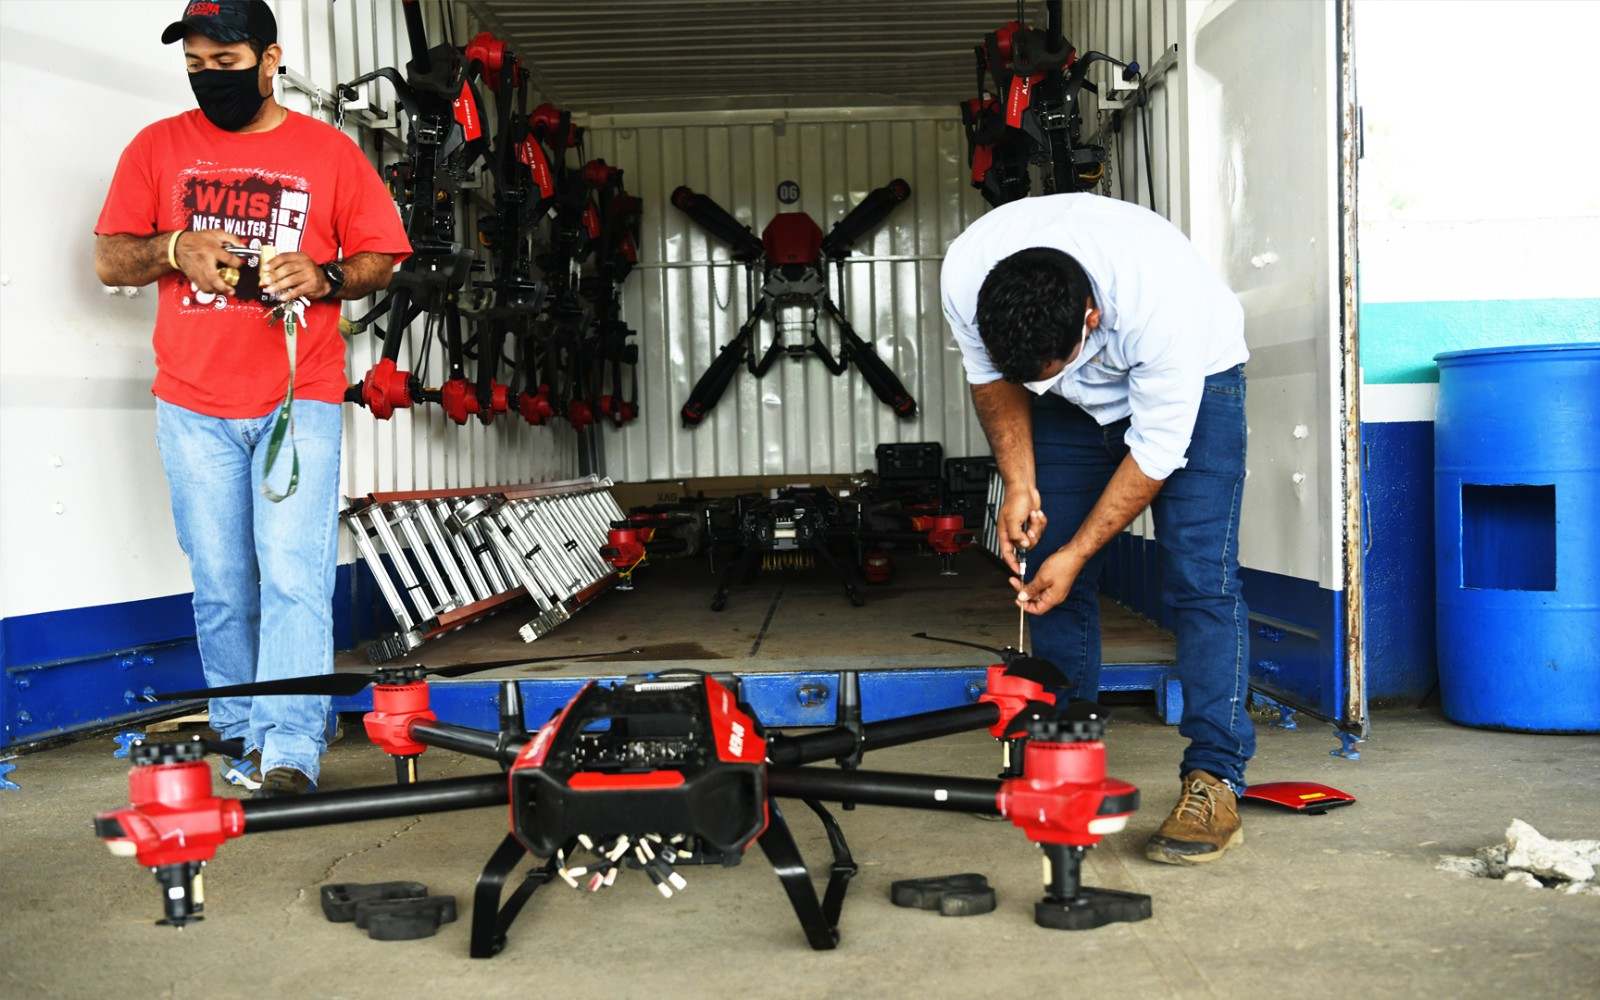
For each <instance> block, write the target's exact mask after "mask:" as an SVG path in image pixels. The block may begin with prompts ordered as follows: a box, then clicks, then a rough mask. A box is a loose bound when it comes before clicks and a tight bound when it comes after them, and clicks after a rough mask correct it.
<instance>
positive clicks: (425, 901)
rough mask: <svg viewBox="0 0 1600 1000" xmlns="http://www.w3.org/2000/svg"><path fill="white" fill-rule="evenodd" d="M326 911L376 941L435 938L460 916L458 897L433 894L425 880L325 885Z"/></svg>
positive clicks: (325, 914) (340, 921)
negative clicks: (457, 915)
mask: <svg viewBox="0 0 1600 1000" xmlns="http://www.w3.org/2000/svg"><path fill="white" fill-rule="evenodd" d="M322 913H323V916H325V917H327V918H328V919H329V920H330V921H333V922H334V923H351V922H353V923H354V924H355V925H356V926H357V927H359V928H361V929H362V930H364V931H366V932H367V936H368V937H370V938H372V939H373V940H376V941H414V940H416V939H418V938H426V937H433V936H434V935H435V934H437V933H438V932H439V928H440V927H441V926H443V925H444V924H448V923H452V922H454V921H455V919H456V900H455V897H454V896H430V895H428V887H427V886H425V885H423V884H422V883H421V882H375V883H371V884H367V885H362V884H360V883H356V882H341V883H338V884H336V885H325V886H323V887H322Z"/></svg>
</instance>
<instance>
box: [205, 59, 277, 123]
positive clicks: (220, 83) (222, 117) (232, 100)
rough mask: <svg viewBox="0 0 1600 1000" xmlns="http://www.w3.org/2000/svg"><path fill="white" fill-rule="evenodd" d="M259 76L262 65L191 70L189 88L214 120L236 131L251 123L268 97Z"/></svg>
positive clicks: (207, 115) (206, 113)
mask: <svg viewBox="0 0 1600 1000" xmlns="http://www.w3.org/2000/svg"><path fill="white" fill-rule="evenodd" d="M260 76H261V70H260V67H259V66H251V67H249V68H248V69H203V70H201V71H200V72H198V73H190V74H189V88H190V89H191V90H193V91H194V97H195V100H196V101H199V102H200V110H201V112H203V113H204V114H205V116H206V118H207V119H209V120H210V122H211V124H213V125H215V126H216V127H217V128H220V129H222V130H224V131H227V132H237V131H239V130H240V129H242V128H244V127H245V126H246V125H248V124H250V121H251V119H253V118H255V116H256V112H257V111H260V110H261V105H262V103H263V102H265V101H266V98H265V97H262V96H261V88H260V85H259V84H258V83H257V82H256V81H257V80H259V79H260Z"/></svg>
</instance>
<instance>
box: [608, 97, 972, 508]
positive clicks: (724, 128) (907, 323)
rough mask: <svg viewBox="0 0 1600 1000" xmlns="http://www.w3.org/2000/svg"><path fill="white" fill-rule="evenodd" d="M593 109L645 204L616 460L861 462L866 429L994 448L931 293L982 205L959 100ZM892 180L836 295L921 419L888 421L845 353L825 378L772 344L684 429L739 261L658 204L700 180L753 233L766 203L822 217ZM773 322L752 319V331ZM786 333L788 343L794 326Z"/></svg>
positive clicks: (633, 468)
mask: <svg viewBox="0 0 1600 1000" xmlns="http://www.w3.org/2000/svg"><path fill="white" fill-rule="evenodd" d="M589 124H590V126H591V132H590V134H589V155H591V156H599V157H602V158H604V159H605V160H606V161H607V162H608V163H612V164H614V165H616V166H619V167H621V168H622V169H623V170H624V171H625V176H626V180H627V183H628V186H629V189H630V190H631V191H633V192H634V193H635V194H638V195H640V196H641V197H642V198H643V199H644V205H645V215H644V233H643V235H644V241H643V243H644V245H643V247H642V250H641V260H640V266H639V268H638V270H637V271H636V272H635V273H634V274H633V275H631V276H630V277H629V278H628V284H627V286H626V289H625V303H626V305H625V314H626V318H627V320H628V322H629V323H630V324H631V325H632V326H633V328H634V329H635V330H637V331H639V343H640V344H641V349H642V353H643V356H644V367H643V369H642V373H641V378H642V382H641V393H642V395H643V398H644V402H643V405H642V407H641V412H642V414H643V417H642V419H641V420H639V421H638V422H636V423H634V424H632V425H630V426H628V427H626V428H624V429H622V430H620V431H618V430H616V429H609V430H607V431H606V436H605V458H606V469H607V472H608V473H609V474H610V475H612V476H613V477H615V478H617V479H631V480H640V479H659V478H671V477H677V476H719V475H755V474H764V473H793V474H803V473H826V472H834V473H845V472H855V471H859V470H862V469H870V468H873V467H874V457H873V451H874V449H875V448H876V446H877V445H878V444H880V443H884V442H900V441H938V442H940V443H942V444H943V445H944V448H945V454H946V455H951V456H964V455H983V454H988V442H987V441H986V440H985V439H984V437H983V432H982V430H981V429H980V428H979V427H978V424H977V421H976V418H975V416H974V415H973V414H972V407H971V404H970V402H969V401H968V396H967V389H966V381H965V378H964V376H963V375H962V371H961V362H960V352H959V351H958V350H957V348H956V346H955V341H954V339H953V338H952V337H951V335H950V332H949V330H948V328H947V327H946V326H945V323H944V319H943V315H942V313H941V311H940V307H939V288H938V285H939V266H940V263H941V261H942V260H943V257H944V251H945V248H946V247H947V246H948V245H949V244H950V241H951V240H953V239H955V237H956V236H957V235H958V234H959V233H960V232H961V230H962V229H963V228H964V227H965V226H966V224H967V223H968V222H970V221H972V220H973V219H975V218H977V216H978V215H980V214H982V211H983V208H984V204H983V200H982V198H980V197H979V196H978V194H977V192H976V191H974V190H973V189H972V187H971V185H970V182H969V177H968V168H967V158H966V157H967V154H966V138H965V136H964V134H963V133H962V131H961V127H960V121H959V119H958V118H957V112H956V108H955V106H954V105H953V104H952V105H951V106H949V107H934V108H893V109H857V110H852V111H849V112H844V111H821V112H797V111H790V112H782V111H778V112H725V113H719V112H694V113H685V114H682V115H666V114H651V115H634V116H627V117H617V116H603V117H599V118H596V119H593V120H590V121H589ZM895 177H903V178H905V180H906V181H907V182H909V183H910V185H911V192H912V193H911V199H910V201H908V202H906V203H904V204H902V205H900V206H898V207H897V208H896V209H895V211H894V214H892V215H891V216H890V217H889V219H888V220H887V221H886V222H885V223H884V224H883V225H882V226H881V227H879V229H878V230H877V231H876V232H875V233H873V234H872V235H871V236H870V237H868V238H866V239H864V240H863V241H862V243H861V245H860V246H859V247H858V248H857V252H856V253H855V254H854V255H853V256H852V257H851V259H850V263H849V264H848V266H847V268H846V271H847V276H848V279H849V298H848V301H847V302H841V303H840V306H841V308H843V309H844V311H845V313H846V315H847V316H848V317H849V319H850V323H851V325H852V326H853V327H854V328H855V330H856V332H857V333H858V334H859V335H860V336H861V337H862V338H863V339H864V340H867V341H869V342H871V343H873V344H874V345H875V346H876V348H877V350H878V353H879V355H880V356H881V357H882V358H883V359H884V360H885V361H886V362H887V363H888V364H889V366H890V367H891V368H893V369H894V370H895V372H896V373H897V374H898V375H899V376H900V378H901V381H903V382H904V383H905V385H906V388H907V389H909V390H910V392H911V394H912V395H913V396H914V397H916V400H917V404H918V414H917V416H916V418H915V419H913V420H909V421H903V420H900V419H898V418H896V417H895V415H894V414H893V413H892V412H891V411H890V410H889V409H888V407H886V406H884V405H883V404H882V403H880V402H878V400H877V397H875V396H874V395H873V394H872V391H871V390H870V389H869V388H868V387H867V386H866V384H865V383H864V382H863V381H862V380H861V378H860V376H859V375H857V374H856V373H855V370H854V368H852V369H850V370H849V371H848V372H846V373H845V374H844V375H840V376H837V377H835V376H832V375H830V374H828V372H827V370H826V369H825V368H823V366H822V364H821V363H820V362H819V361H817V360H815V359H810V360H807V361H804V362H794V361H790V360H787V359H782V360H779V361H778V362H777V363H776V364H775V365H774V366H773V368H772V369H771V370H770V371H768V372H767V374H766V376H765V377H764V378H763V379H760V380H757V379H755V378H752V377H751V376H750V374H749V373H748V372H746V371H744V370H743V369H741V370H740V372H739V374H738V375H737V376H736V377H735V380H734V382H733V384H732V385H730V386H729V387H728V391H727V393H726V394H725V395H724V396H723V398H722V400H721V401H720V402H719V404H718V406H717V408H716V409H714V410H712V412H711V415H710V416H709V417H708V418H707V419H706V420H705V422H704V423H702V424H701V425H700V426H699V427H696V428H684V427H683V426H682V425H681V421H680V420H679V418H678V410H679V408H680V407H681V406H682V405H683V402H684V400H685V399H686V398H687V397H688V395H689V392H690V390H691V389H692V388H693V386H694V383H695V381H696V380H697V379H698V378H699V377H700V375H701V373H702V372H704V371H705V369H706V366H707V365H709V364H710V363H711V360H712V358H713V357H714V356H715V355H716V352H717V351H718V350H720V349H721V347H722V345H723V344H726V343H727V342H728V341H729V340H731V339H732V338H733V335H734V333H735V332H736V331H737V330H738V328H739V325H740V324H741V323H742V322H743V321H744V319H745V317H746V316H748V315H749V310H750V305H751V303H750V302H749V301H748V300H747V298H746V296H745V280H744V268H743V267H741V266H737V265H732V264H731V263H730V262H729V260H728V251H727V248H726V247H725V246H723V245H722V244H721V243H720V242H719V241H716V240H715V239H712V238H709V237H708V236H707V235H706V234H705V232H704V231H703V230H701V229H700V228H699V227H698V226H696V225H695V224H694V223H693V222H691V221H690V219H689V217H688V216H686V215H685V214H684V213H683V212H681V211H679V210H678V209H677V208H675V207H673V206H672V205H671V204H670V202H669V200H668V199H669V197H670V195H671V194H672V191H673V189H674V188H676V187H677V186H678V185H679V184H688V185H689V186H690V187H692V188H693V189H694V190H696V191H699V192H702V193H705V194H709V195H710V196H711V197H713V198H715V199H716V200H717V201H718V202H719V203H720V204H721V205H722V206H723V207H724V208H726V209H728V210H729V211H730V212H732V213H733V214H734V216H735V217H737V218H738V219H739V221H741V222H743V223H745V224H746V225H749V226H750V227H751V228H752V229H754V230H755V231H756V232H757V233H759V232H760V231H761V229H762V228H763V227H764V226H765V225H766V223H767V221H768V220H769V219H770V218H771V217H772V216H773V215H774V214H775V213H776V212H778V211H780V210H789V211H793V210H794V209H795V208H798V209H800V210H803V211H806V212H809V213H810V214H811V216H812V218H814V219H816V220H817V222H818V224H819V225H821V226H822V228H823V230H824V232H826V231H827V230H828V228H829V227H831V226H832V225H833V224H834V223H835V222H836V221H838V220H839V219H840V218H841V217H842V216H843V215H844V214H845V213H846V212H848V211H849V210H850V209H851V208H853V207H854V206H855V205H856V203H857V202H859V201H860V200H861V199H862V197H864V196H865V195H866V193H867V192H868V191H870V190H872V189H873V188H875V187H879V186H881V185H883V184H886V183H888V182H889V181H890V180H891V179H893V178H895ZM784 180H794V181H796V182H798V183H799V185H800V192H801V197H800V201H799V203H798V205H797V206H793V207H786V206H783V205H780V203H779V202H778V200H777V187H778V185H779V183H780V182H782V181H784ZM835 294H837V286H836V287H835ZM789 322H790V323H791V324H797V323H798V322H799V310H790V311H789ZM821 332H822V334H823V338H824V340H825V341H826V342H827V343H828V344H829V345H830V349H832V350H833V351H834V352H835V353H836V354H837V353H838V338H837V333H836V332H835V331H834V329H833V326H832V324H831V323H830V322H828V321H827V320H824V321H823V322H822V325H821ZM772 334H773V327H772V325H771V324H770V323H766V324H763V327H762V330H761V333H760V343H761V344H762V345H763V346H764V345H765V344H766V343H768V342H769V341H770V338H771V336H772ZM787 339H788V340H789V342H791V343H797V342H800V341H801V333H800V331H799V330H791V332H790V333H789V335H788V338H787Z"/></svg>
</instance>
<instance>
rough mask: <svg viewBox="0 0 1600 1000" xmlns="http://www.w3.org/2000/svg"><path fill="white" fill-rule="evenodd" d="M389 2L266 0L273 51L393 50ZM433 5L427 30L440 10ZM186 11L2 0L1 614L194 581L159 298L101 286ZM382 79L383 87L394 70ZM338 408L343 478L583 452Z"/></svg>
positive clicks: (368, 53)
mask: <svg viewBox="0 0 1600 1000" xmlns="http://www.w3.org/2000/svg"><path fill="white" fill-rule="evenodd" d="M398 6H399V5H398V3H397V2H395V0H339V2H338V3H337V4H334V3H332V2H331V0H277V2H276V3H274V8H275V10H276V13H277V17H278V22H279V31H280V41H281V43H282V45H283V48H284V54H285V64H286V65H287V66H289V67H290V68H292V69H294V70H296V71H297V72H299V73H300V74H302V75H303V76H305V77H308V78H309V79H311V80H312V81H314V82H315V83H316V85H317V86H318V87H320V88H321V89H323V90H328V89H330V88H331V87H332V85H333V83H334V82H335V81H336V80H340V79H349V78H350V77H352V76H354V75H356V74H357V73H358V72H363V71H366V70H368V69H370V68H373V67H374V66H376V65H393V64H394V57H393V56H394V52H395V49H396V40H397V38H398V39H399V40H400V43H401V45H402V46H403V45H404V27H403V22H402V21H401V18H400V16H399V13H398ZM427 9H428V12H429V15H430V19H431V21H432V22H433V23H432V27H433V29H434V30H437V29H438V24H439V22H438V18H439V15H440V11H441V10H442V9H443V8H442V7H440V6H439V5H437V4H429V5H428V7H427ZM178 11H179V4H177V3H175V2H173V0H76V2H72V3H60V2H51V0H6V2H4V3H0V134H3V138H0V616H5V617H9V616H14V615H23V614H31V613H35V612H41V611H54V610H60V609H64V608H78V607H86V606H93V605H99V604H109V603H117V602H123V601H131V600H138V599H143V598H148V597H156V596H162V595H166V594H174V593H184V592H187V591H188V590H190V589H191V586H190V583H189V577H188V568H187V566H186V564H185V561H184V559H183V555H182V553H181V552H180V551H179V549H178V546H177V542H176V540H175V537H174V534H173V529H172V522H171V516H170V511H169V507H168V500H167V489H166V482H165V480H164V478H163V476H162V473H161V466H160V462H159V458H158V456H157V453H156V447H155V440H154V413H155V411H154V403H153V398H152V397H151V396H150V393H149V386H150V382H151V380H152V378H153V377H154V361H153V357H152V354H151V349H150V331H151V329H152V326H153V324H154V298H153V297H152V296H151V295H150V294H149V293H148V292H140V293H138V294H135V295H132V296H123V295H120V294H117V295H107V294H106V292H105V291H104V290H103V289H102V288H101V287H100V285H99V282H98V281H97V280H96V278H95V275H94V269H93V229H94V222H95V219H96V217H97V216H98V214H99V211H100V205H101V203H102V201H103V199H104V197H105V192H106V187H107V185H108V184H109V183H110V179H111V174H112V171H113V169H114V168H115V166H116V162H117V157H118V155H119V154H120V153H121V151H122V149H123V147H124V146H125V145H126V144H127V142H128V140H129V139H131V138H132V137H133V135H134V133H135V132H137V131H138V130H139V129H140V128H142V127H143V126H144V125H146V124H147V123H149V122H151V121H154V120H156V119H158V118H161V117H165V116H168V115H172V114H176V113H178V112H180V111H183V110H186V109H188V108H191V107H193V106H194V99H193V96H192V95H191V93H190V92H189V88H188V85H187V83H186V82H185V79H184V76H183V64H182V58H181V55H180V53H178V52H177V51H176V49H174V48H169V47H165V46H162V45H161V44H160V41H159V35H160V32H161V29H162V28H163V27H165V26H166V24H167V23H168V22H170V21H171V20H172V19H173V17H174V16H175V15H176V14H177V13H178ZM453 13H454V16H455V18H456V24H455V26H454V27H455V29H456V32H455V37H456V39H457V40H458V41H464V40H465V39H466V38H467V37H469V36H470V34H471V32H472V31H473V30H475V29H473V27H472V25H471V23H470V20H469V16H468V12H467V11H466V9H465V8H464V7H458V8H453ZM379 93H380V94H381V95H382V100H383V101H384V102H385V103H392V102H391V96H390V95H391V91H389V89H388V88H387V85H385V86H384V87H383V89H382V90H381V91H379ZM282 99H283V100H284V101H285V103H286V104H288V105H289V106H290V107H293V108H295V109H297V110H302V111H316V110H318V109H314V108H313V107H312V104H311V101H310V100H309V99H307V98H305V97H304V96H303V95H299V94H296V93H290V94H287V95H286V96H283V98H282ZM322 110H323V114H324V116H325V117H326V109H322ZM352 134H354V130H353V129H352ZM361 139H362V142H363V145H364V146H365V147H366V148H367V149H369V150H374V151H375V150H376V144H375V143H376V140H375V138H374V137H373V136H372V135H367V136H364V137H361ZM393 156H394V154H393V152H390V153H388V154H386V156H385V159H392V158H393ZM354 308H355V307H354V306H351V307H347V311H350V312H353V311H354ZM377 353H378V345H377V343H376V342H375V340H374V339H373V338H371V337H370V336H369V337H365V338H363V340H362V341H360V342H357V343H355V344H352V346H351V350H350V359H349V364H350V368H351V373H352V376H353V377H359V375H360V373H362V372H364V371H365V370H366V369H367V367H368V366H369V365H370V364H371V363H372V360H373V359H374V358H375V357H376V356H377ZM442 367H443V360H442V357H441V358H435V359H434V362H433V370H434V371H436V372H437V371H440V370H442ZM345 420H346V423H345V441H346V446H345V458H344V463H345V467H344V480H345V484H346V485H345V491H346V493H347V494H350V495H360V494H364V493H367V492H370V491H372V490H375V489H403V488H408V487H412V486H415V487H419V488H420V487H443V486H451V485H461V484H469V483H499V482H513V481H526V480H537V479H547V478H555V477H560V476H563V475H566V474H568V473H569V472H570V470H572V469H573V468H574V467H575V462H574V458H573V456H574V451H573V448H572V446H571V441H572V435H571V434H570V432H568V431H565V430H564V429H559V428H556V429H535V428H530V427H527V426H526V425H522V424H520V423H518V424H516V425H512V423H511V422H510V421H506V422H504V423H503V424H502V425H500V426H497V427H495V428H492V429H485V428H482V427H480V426H477V425H473V426H472V427H469V428H456V427H454V426H453V425H448V424H447V423H446V422H445V421H444V420H443V418H442V417H440V416H439V415H438V414H437V413H429V414H426V415H424V416H422V417H418V418H413V417H411V416H410V415H409V414H408V415H404V416H401V417H399V418H397V419H396V420H394V421H392V422H390V423H387V424H380V423H378V422H377V421H374V420H373V419H372V418H371V417H370V416H368V415H367V414H366V412H365V411H361V410H356V409H354V408H347V409H346V417H345ZM347 560H348V557H347Z"/></svg>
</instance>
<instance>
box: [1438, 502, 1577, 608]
mask: <svg viewBox="0 0 1600 1000" xmlns="http://www.w3.org/2000/svg"><path fill="white" fill-rule="evenodd" d="M1461 586H1463V587H1468V588H1472V589H1475V590H1555V589H1556V488H1555V487H1554V486H1480V485H1477V484H1473V483H1462V484H1461Z"/></svg>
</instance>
